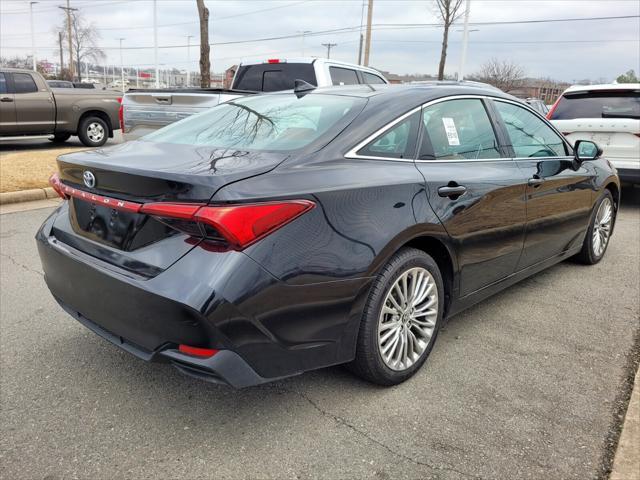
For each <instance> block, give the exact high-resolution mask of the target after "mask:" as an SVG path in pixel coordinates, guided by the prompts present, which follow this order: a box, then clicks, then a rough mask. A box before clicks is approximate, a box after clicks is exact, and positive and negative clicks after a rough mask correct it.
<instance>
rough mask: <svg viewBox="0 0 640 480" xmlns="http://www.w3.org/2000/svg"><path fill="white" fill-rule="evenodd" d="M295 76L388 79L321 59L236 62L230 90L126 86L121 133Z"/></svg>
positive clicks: (286, 84) (336, 81)
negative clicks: (156, 88) (237, 65)
mask: <svg viewBox="0 0 640 480" xmlns="http://www.w3.org/2000/svg"><path fill="white" fill-rule="evenodd" d="M296 80H303V81H304V82H307V83H309V84H311V85H315V86H317V87H328V86H331V85H358V84H384V83H389V82H388V81H387V79H386V78H385V77H384V75H383V74H382V73H380V72H378V71H377V70H374V69H373V68H368V67H363V66H362V65H354V64H352V63H345V62H338V61H336V60H329V59H324V58H311V57H308V58H293V59H288V60H287V59H280V58H271V59H268V60H264V61H256V62H243V63H241V64H240V65H239V67H238V69H237V71H236V74H235V76H234V78H233V82H232V84H231V89H230V90H223V89H215V88H208V89H174V90H166V89H165V90H137V89H132V90H129V91H128V92H127V93H126V94H125V96H124V99H123V100H122V107H123V116H122V119H123V121H122V124H123V125H122V133H123V136H124V139H125V140H134V139H136V138H139V137H141V136H143V135H146V134H147V133H150V132H152V131H154V130H157V129H158V128H162V127H164V126H166V125H169V124H170V123H173V122H176V121H178V120H182V119H183V118H186V117H188V116H190V115H193V114H194V113H199V112H203V111H205V110H207V109H209V108H211V107H215V106H216V105H218V104H219V103H223V102H227V101H229V100H232V99H234V98H237V97H239V96H242V95H250V94H255V93H262V92H277V91H281V90H291V89H293V87H294V84H295V81H296Z"/></svg>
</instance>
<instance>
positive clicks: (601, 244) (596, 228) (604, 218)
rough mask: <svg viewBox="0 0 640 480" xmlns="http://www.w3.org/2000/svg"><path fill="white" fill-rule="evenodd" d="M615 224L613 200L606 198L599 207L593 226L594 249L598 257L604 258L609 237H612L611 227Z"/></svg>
mask: <svg viewBox="0 0 640 480" xmlns="http://www.w3.org/2000/svg"><path fill="white" fill-rule="evenodd" d="M612 224H613V204H612V203H611V199H609V198H608V197H605V198H604V199H603V200H602V203H601V204H600V206H599V207H598V211H597V212H596V216H595V219H594V224H593V237H592V242H591V244H592V248H593V254H594V255H595V256H596V257H600V256H602V254H604V251H605V249H606V248H607V243H608V242H609V237H610V235H611V225H612Z"/></svg>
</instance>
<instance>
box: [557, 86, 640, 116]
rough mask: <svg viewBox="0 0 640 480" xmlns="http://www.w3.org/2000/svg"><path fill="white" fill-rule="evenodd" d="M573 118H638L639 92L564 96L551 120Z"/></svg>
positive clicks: (639, 107) (639, 106) (639, 112)
mask: <svg viewBox="0 0 640 480" xmlns="http://www.w3.org/2000/svg"><path fill="white" fill-rule="evenodd" d="M573 118H639V119H640V92H638V91H626V92H625V91H620V92H584V93H575V94H565V95H564V96H562V97H561V98H560V101H559V102H558V106H557V107H556V109H555V110H554V111H553V114H552V115H551V120H571V119H573Z"/></svg>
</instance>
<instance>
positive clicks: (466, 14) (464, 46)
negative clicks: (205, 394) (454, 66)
mask: <svg viewBox="0 0 640 480" xmlns="http://www.w3.org/2000/svg"><path fill="white" fill-rule="evenodd" d="M470 10H471V0H467V4H466V5H465V9H464V33H463V34H462V54H461V55H460V70H458V81H459V82H461V81H462V80H464V64H465V63H466V61H467V45H468V44H469V11H470Z"/></svg>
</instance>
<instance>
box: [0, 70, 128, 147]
mask: <svg viewBox="0 0 640 480" xmlns="http://www.w3.org/2000/svg"><path fill="white" fill-rule="evenodd" d="M121 97H122V94H118V92H112V91H102V90H90V89H79V88H78V89H76V88H73V89H71V88H54V89H52V88H50V87H49V85H47V82H46V81H45V80H44V78H42V75H40V74H39V73H37V72H34V71H31V70H22V69H16V68H0V141H3V140H4V141H7V140H16V139H28V138H48V139H50V140H52V141H54V142H64V141H66V140H67V139H68V138H69V137H70V136H71V135H78V137H79V138H80V141H82V143H84V144H85V145H87V146H88V147H99V146H101V145H104V144H105V142H106V141H107V140H108V138H109V137H113V132H114V130H118V129H119V128H120V118H119V111H120V101H121Z"/></svg>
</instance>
